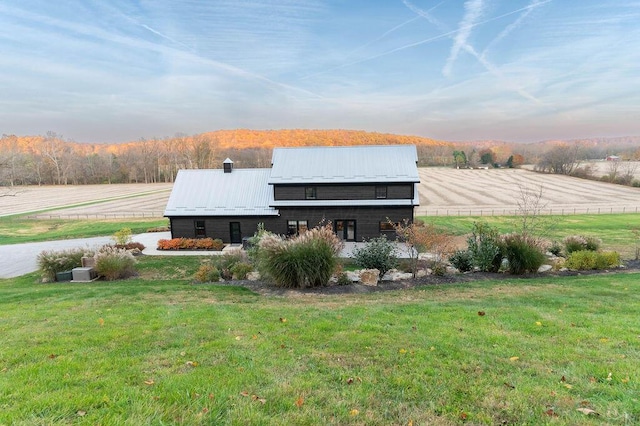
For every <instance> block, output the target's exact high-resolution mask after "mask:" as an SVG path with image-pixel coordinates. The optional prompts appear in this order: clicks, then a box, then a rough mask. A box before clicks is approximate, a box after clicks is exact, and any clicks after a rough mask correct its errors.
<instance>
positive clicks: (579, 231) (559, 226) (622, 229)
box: [419, 213, 640, 259]
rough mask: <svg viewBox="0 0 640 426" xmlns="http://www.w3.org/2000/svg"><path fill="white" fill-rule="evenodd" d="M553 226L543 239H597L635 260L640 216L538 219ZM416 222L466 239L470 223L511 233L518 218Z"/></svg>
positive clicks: (444, 218) (432, 218) (427, 218)
mask: <svg viewBox="0 0 640 426" xmlns="http://www.w3.org/2000/svg"><path fill="white" fill-rule="evenodd" d="M540 218H541V220H544V221H547V222H548V223H550V224H551V225H552V226H551V227H550V228H549V231H550V232H549V234H548V235H546V237H548V238H550V239H555V240H557V241H562V239H563V238H564V237H567V236H569V235H585V236H593V237H597V238H600V239H601V240H602V243H603V248H604V249H605V250H615V251H618V252H619V253H620V254H621V255H622V257H623V259H632V258H634V257H635V248H636V244H638V245H639V246H640V240H638V237H637V236H636V235H635V234H634V233H633V231H632V230H633V229H634V228H635V229H637V230H639V231H640V214H635V213H629V214H601V215H566V216H541V217H540ZM419 219H422V220H424V221H425V222H426V223H433V224H434V225H436V226H438V227H439V228H442V229H446V230H448V231H449V232H451V233H452V234H454V235H465V234H467V233H470V232H471V229H472V227H473V222H476V221H483V222H486V223H488V224H490V225H492V226H495V227H496V228H498V229H499V230H500V232H502V233H509V232H513V231H514V229H515V228H514V225H515V224H517V223H519V221H520V220H521V218H519V217H517V216H482V217H480V216H422V217H420V218H419Z"/></svg>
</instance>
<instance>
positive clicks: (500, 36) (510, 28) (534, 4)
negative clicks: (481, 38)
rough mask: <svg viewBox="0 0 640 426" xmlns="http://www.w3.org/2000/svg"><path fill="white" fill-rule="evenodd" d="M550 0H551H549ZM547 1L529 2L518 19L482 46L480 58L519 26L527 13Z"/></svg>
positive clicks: (535, 0)
mask: <svg viewBox="0 0 640 426" xmlns="http://www.w3.org/2000/svg"><path fill="white" fill-rule="evenodd" d="M549 1H551V0H549ZM545 3H548V2H547V1H542V0H532V1H531V2H530V3H529V8H528V9H526V10H524V11H523V12H522V14H521V15H520V16H518V19H516V20H515V21H513V22H512V23H511V24H509V25H508V26H507V27H506V28H505V29H504V30H502V32H500V34H498V35H497V36H496V38H494V39H493V40H491V42H490V43H489V44H488V45H487V47H485V48H484V50H483V51H482V54H481V55H480V56H481V57H482V58H484V57H485V55H486V54H487V52H489V51H490V50H491V48H492V47H493V46H494V45H496V44H497V43H498V42H499V41H500V40H502V39H503V38H505V37H506V36H507V35H508V34H509V33H511V32H512V31H513V30H515V29H516V28H518V27H519V26H520V24H521V23H522V21H524V19H525V18H526V17H527V16H529V14H530V13H531V12H532V11H533V10H534V9H535V8H537V7H538V6H542V5H543V4H545Z"/></svg>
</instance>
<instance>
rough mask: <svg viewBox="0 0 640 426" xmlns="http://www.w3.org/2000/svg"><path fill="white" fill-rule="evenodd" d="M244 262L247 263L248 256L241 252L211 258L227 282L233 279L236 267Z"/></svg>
mask: <svg viewBox="0 0 640 426" xmlns="http://www.w3.org/2000/svg"><path fill="white" fill-rule="evenodd" d="M242 262H244V263H246V262H247V256H246V254H245V253H244V252H242V251H240V250H235V251H232V252H228V253H224V254H223V255H222V256H217V255H214V256H212V257H211V263H212V264H213V266H215V267H216V268H217V269H218V270H219V271H220V275H221V276H222V278H223V279H225V280H230V279H232V278H233V275H234V274H233V268H234V266H235V265H237V264H238V263H242ZM245 275H246V274H245Z"/></svg>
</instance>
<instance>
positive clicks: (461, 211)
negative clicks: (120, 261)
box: [27, 206, 640, 220]
mask: <svg viewBox="0 0 640 426" xmlns="http://www.w3.org/2000/svg"><path fill="white" fill-rule="evenodd" d="M638 212H640V206H620V207H554V208H548V209H542V210H540V211H538V212H537V214H541V215H557V216H567V215H574V214H613V213H638ZM518 214H520V213H519V212H518V209H517V208H515V207H514V208H481V209H478V208H475V209H474V208H468V209H467V208H438V209H424V208H420V207H418V208H417V209H416V212H415V215H416V216H516V215H518ZM27 217H28V218H29V219H78V220H79V219H127V218H130V219H132V218H148V219H162V218H163V217H164V212H118V213H68V214H60V213H55V214H54V213H40V214H35V215H29V216H27Z"/></svg>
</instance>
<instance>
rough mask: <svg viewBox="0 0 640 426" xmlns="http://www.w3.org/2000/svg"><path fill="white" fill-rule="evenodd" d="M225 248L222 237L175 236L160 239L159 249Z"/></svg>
mask: <svg viewBox="0 0 640 426" xmlns="http://www.w3.org/2000/svg"><path fill="white" fill-rule="evenodd" d="M223 248H224V243H223V242H222V240H220V239H217V238H216V239H215V240H214V239H213V238H173V239H171V240H166V239H160V240H158V250H215V251H220V250H222V249H223Z"/></svg>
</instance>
